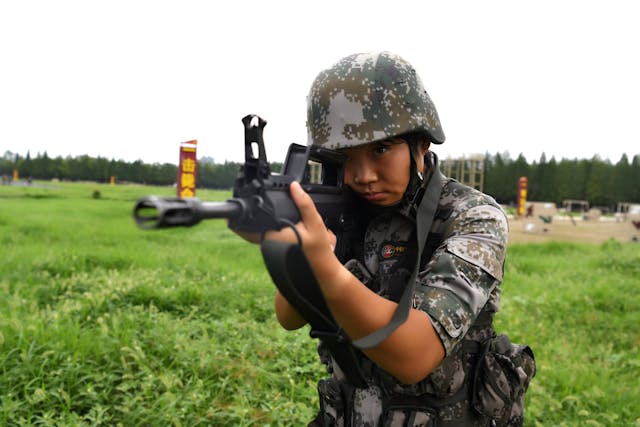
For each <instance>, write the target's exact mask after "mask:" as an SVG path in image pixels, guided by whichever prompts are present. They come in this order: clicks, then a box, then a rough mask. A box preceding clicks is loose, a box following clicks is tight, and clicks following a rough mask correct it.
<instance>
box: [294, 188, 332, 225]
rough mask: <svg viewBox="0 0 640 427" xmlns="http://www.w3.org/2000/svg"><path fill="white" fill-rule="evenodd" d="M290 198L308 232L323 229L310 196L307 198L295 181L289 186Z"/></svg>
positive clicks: (320, 218)
mask: <svg viewBox="0 0 640 427" xmlns="http://www.w3.org/2000/svg"><path fill="white" fill-rule="evenodd" d="M290 189H291V198H292V199H293V202H294V203H295V204H296V206H297V207H298V210H299V211H300V217H301V218H302V221H303V222H304V224H305V226H306V228H307V229H308V230H315V229H324V228H326V227H325V226H324V222H323V221H322V217H321V216H320V214H319V213H318V209H317V208H316V205H315V204H314V203H313V200H312V199H311V196H309V195H308V194H307V193H306V192H305V191H304V190H303V189H302V187H301V186H300V184H299V183H298V182H296V181H294V182H292V183H291V185H290ZM316 227H320V228H316Z"/></svg>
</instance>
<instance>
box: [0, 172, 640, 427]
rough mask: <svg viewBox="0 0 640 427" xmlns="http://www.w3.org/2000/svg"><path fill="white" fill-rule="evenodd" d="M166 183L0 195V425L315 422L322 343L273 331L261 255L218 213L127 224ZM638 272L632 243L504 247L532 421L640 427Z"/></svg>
mask: <svg viewBox="0 0 640 427" xmlns="http://www.w3.org/2000/svg"><path fill="white" fill-rule="evenodd" d="M96 191H97V192H99V197H96ZM173 191H174V190H173V189H170V188H159V187H144V186H109V185H98V184H67V183H58V184H54V185H50V186H48V187H14V186H11V187H8V186H3V187H0V259H1V260H2V262H0V425H87V426H89V425H118V424H120V425H123V426H137V425H139V426H150V425H154V426H155V425H175V426H196V425H214V426H219V425H230V426H254V425H256V426H257V425H260V426H264V425H271V426H281V425H282V426H298V425H304V424H305V423H306V422H307V421H308V420H309V419H311V418H312V417H313V415H314V414H315V411H316V407H317V397H316V392H315V383H316V382H317V380H318V379H319V378H320V377H321V376H322V375H323V370H322V369H321V367H320V365H319V363H318V362H317V360H316V359H317V357H316V354H315V345H316V343H315V341H313V340H311V339H310V338H309V337H308V336H307V331H306V330H301V331H297V332H285V331H283V330H282V329H281V328H279V327H278V326H277V323H276V321H275V319H274V315H273V308H272V304H273V302H272V296H273V292H274V287H273V285H272V284H271V282H270V279H269V276H268V274H267V273H266V271H265V269H264V267H263V264H262V260H261V256H260V253H259V250H258V249H257V248H256V247H255V246H253V245H248V244H246V243H245V242H244V241H242V240H241V239H239V238H237V237H236V236H235V235H233V234H232V233H231V232H229V231H228V230H227V229H226V226H225V224H224V221H205V222H203V223H202V224H200V225H198V226H195V227H192V228H182V229H171V230H164V231H154V232H149V231H141V230H139V229H137V228H136V227H135V226H134V224H133V221H132V218H131V211H132V208H133V204H134V201H135V200H136V199H137V198H138V197H140V196H143V195H147V194H161V195H162V194H164V195H171V194H173ZM199 196H200V197H201V198H203V199H207V200H224V199H225V198H227V197H229V196H230V194H229V193H226V192H213V191H210V192H207V191H201V192H199ZM639 269H640V246H638V245H633V244H619V243H616V242H613V241H611V242H607V244H605V245H571V244H556V243H551V244H543V245H526V246H512V247H510V249H509V255H508V260H507V265H506V270H507V271H506V275H505V277H506V280H505V283H504V292H503V302H502V311H501V312H500V313H499V315H498V317H497V320H496V322H497V323H496V325H497V329H498V330H500V331H506V332H509V334H510V336H511V338H512V340H513V341H516V342H527V343H529V344H530V345H531V346H532V347H533V348H534V351H535V352H536V357H537V361H538V375H537V376H536V378H535V379H534V381H533V383H532V386H531V389H530V392H529V394H528V397H527V413H526V417H527V419H526V424H527V425H545V426H546V425H567V426H573V425H606V426H617V425H636V426H640V420H639V417H640V391H639V390H638V386H637V384H638V380H637V378H638V377H640V353H639V351H638V345H639V344H640V329H639V328H638V324H639V320H640V314H639V313H640V297H639V296H638V292H637V288H638V284H639V281H638V277H640V274H639V273H640V271H639Z"/></svg>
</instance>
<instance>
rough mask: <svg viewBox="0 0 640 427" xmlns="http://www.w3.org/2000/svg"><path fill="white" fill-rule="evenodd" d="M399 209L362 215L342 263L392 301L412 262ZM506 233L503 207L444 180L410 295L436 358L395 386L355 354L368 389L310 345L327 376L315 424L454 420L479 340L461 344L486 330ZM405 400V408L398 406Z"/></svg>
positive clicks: (406, 221)
mask: <svg viewBox="0 0 640 427" xmlns="http://www.w3.org/2000/svg"><path fill="white" fill-rule="evenodd" d="M405 211H406V210H404V209H402V208H397V209H393V210H391V211H387V212H383V213H381V214H379V215H377V216H375V217H374V218H372V219H371V220H370V221H369V223H368V225H367V227H366V232H365V236H364V248H363V249H364V250H363V252H362V255H363V256H362V259H360V260H357V261H356V260H353V261H350V262H348V263H347V264H346V265H347V267H348V268H349V269H350V270H351V271H352V272H353V273H354V274H355V275H356V276H358V277H359V278H360V279H361V280H363V281H364V282H365V284H366V285H367V286H369V287H370V288H371V289H372V290H374V291H375V292H377V293H378V294H380V295H381V296H384V297H385V298H388V299H392V300H397V299H398V298H399V297H400V295H401V294H402V291H403V289H404V286H406V281H405V282H402V278H404V279H405V280H406V278H408V276H409V275H410V268H411V266H412V263H413V262H414V260H415V257H414V258H412V259H410V260H409V262H406V263H403V262H402V261H403V258H405V257H407V256H409V257H410V256H411V255H412V254H411V251H410V248H409V247H408V246H409V245H408V242H410V240H411V236H412V233H413V232H414V230H415V218H414V217H410V216H407V215H406V214H405V213H404V212H405ZM507 232H508V230H507V220H506V217H505V214H504V212H503V211H502V209H501V208H500V206H499V205H498V204H497V203H496V202H495V201H494V200H493V199H492V198H491V197H489V196H487V195H485V194H483V193H480V192H479V191H477V190H474V189H472V188H470V187H467V186H464V185H462V184H460V183H458V182H456V181H453V180H449V181H448V182H447V184H446V185H445V187H444V189H443V192H442V195H441V198H440V205H439V207H438V211H437V213H436V219H435V220H434V223H433V225H432V227H431V231H430V234H429V239H428V242H427V247H430V245H431V250H433V255H432V256H431V258H430V259H429V260H428V262H427V263H426V264H425V265H424V266H423V267H422V268H421V271H420V273H419V279H418V283H417V286H416V288H415V292H414V296H413V306H414V308H417V309H420V310H423V311H424V312H425V313H426V314H427V315H428V316H429V319H430V320H431V322H432V324H433V326H434V328H435V330H436V332H437V333H438V335H439V337H440V339H441V340H442V343H443V345H444V348H445V351H446V357H445V359H444V360H443V361H442V363H441V364H440V365H439V366H438V367H437V368H436V369H435V370H434V371H433V372H432V373H431V374H430V375H429V376H428V377H427V378H425V379H424V380H422V381H420V382H419V383H417V384H413V385H405V384H402V383H400V382H399V381H398V380H397V379H395V378H394V377H393V376H391V375H390V374H388V373H387V372H385V371H383V370H382V369H381V368H380V367H378V366H377V365H375V364H374V363H373V362H371V361H370V360H369V359H367V358H366V357H365V356H364V355H362V354H361V366H363V367H364V371H365V372H366V375H367V382H368V384H369V387H368V388H365V389H353V388H351V387H349V385H348V384H347V383H345V381H344V380H345V378H344V375H343V374H342V372H341V371H340V368H339V367H338V366H337V364H335V363H334V361H333V360H332V358H331V355H330V354H328V352H327V351H326V350H325V349H324V348H323V346H322V345H320V346H319V353H320V357H321V359H322V360H323V361H324V362H325V363H327V368H328V371H329V372H330V373H331V374H332V377H331V378H330V379H328V380H323V381H321V382H320V384H319V387H318V389H319V393H320V395H321V396H325V397H324V398H323V404H322V406H323V407H322V410H323V411H324V412H325V413H326V414H327V415H325V416H324V419H323V423H321V424H320V425H336V426H348V425H351V426H363V427H364V426H369V427H374V426H383V425H390V426H396V425H397V426H404V425H407V424H406V423H407V421H408V418H409V417H415V419H414V420H413V424H409V425H431V424H430V423H431V422H435V420H436V419H438V420H439V424H438V425H448V424H447V421H450V422H451V424H450V425H452V426H453V425H460V424H459V422H458V421H456V420H459V418H460V416H461V414H463V413H472V411H473V410H472V407H471V403H470V401H469V399H468V397H467V396H463V397H462V398H460V393H467V392H468V391H469V386H470V382H471V379H472V378H471V376H472V375H473V372H472V367H473V365H474V363H475V355H476V353H477V352H476V350H477V349H478V347H479V344H473V345H471V346H468V345H467V343H469V342H474V343H479V342H482V341H484V340H485V339H486V338H488V337H490V336H491V334H492V333H493V329H492V327H491V324H490V323H491V322H490V320H491V318H492V317H493V314H494V313H495V312H496V311H497V310H498V306H499V300H500V282H501V280H502V273H503V264H504V259H505V251H506V244H507ZM434 244H435V245H437V247H435V248H434V247H433V245H434ZM414 255H415V254H414ZM399 264H400V265H401V266H400V267H399V268H398V265H399ZM407 267H409V268H407ZM476 322H477V323H478V324H477V325H476ZM466 348H471V349H472V350H474V351H472V352H468V351H465V349H466ZM449 401H451V403H450V404H447V402H449ZM329 402H333V404H332V403H329ZM407 402H411V403H414V404H413V405H412V406H414V408H407ZM443 403H444V405H443ZM394 407H395V409H394ZM416 407H418V408H419V407H422V409H417V408H416ZM345 417H346V419H345ZM467 418H468V417H467ZM472 418H473V419H474V420H475V421H476V422H475V423H474V424H466V425H489V424H488V418H485V417H482V416H480V415H479V414H476V413H473V415H472Z"/></svg>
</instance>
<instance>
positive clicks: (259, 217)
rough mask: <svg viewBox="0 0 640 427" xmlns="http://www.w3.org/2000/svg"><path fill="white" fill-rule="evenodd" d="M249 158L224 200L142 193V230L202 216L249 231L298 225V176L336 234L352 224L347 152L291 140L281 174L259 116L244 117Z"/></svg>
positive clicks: (191, 221)
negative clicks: (270, 158) (294, 192)
mask: <svg viewBox="0 0 640 427" xmlns="http://www.w3.org/2000/svg"><path fill="white" fill-rule="evenodd" d="M242 122H243V124H244V132H245V134H244V135H245V141H244V150H245V163H244V165H243V166H242V167H241V169H240V172H239V175H238V177H237V178H236V180H235V183H234V187H233V198H231V199H229V200H227V201H225V202H203V201H200V200H199V199H197V198H191V199H183V198H179V197H164V198H163V197H156V196H148V197H144V198H142V199H140V200H138V202H137V203H136V205H135V208H134V211H133V215H134V218H135V221H136V223H137V224H138V226H139V227H141V228H144V229H151V228H165V227H176V226H192V225H195V224H197V223H199V222H200V221H201V220H204V219H211V218H228V219H229V220H230V221H229V227H230V228H231V229H233V230H238V231H245V232H264V231H266V230H272V229H280V228H282V227H283V226H284V225H288V224H295V223H296V222H298V221H299V220H300V213H299V212H298V209H297V208H296V206H295V204H294V203H293V201H292V200H291V198H290V196H289V184H291V183H292V182H293V181H298V182H299V183H300V184H301V185H302V188H303V189H304V190H305V191H306V192H307V193H308V194H309V195H310V196H311V198H312V199H313V201H314V203H315V205H316V207H317V209H318V212H319V213H320V215H321V216H322V218H323V219H324V221H325V224H326V225H327V227H328V228H329V229H331V230H332V231H333V232H334V233H336V234H338V233H340V232H342V231H344V229H345V227H349V226H350V224H349V222H350V221H351V219H350V218H349V217H350V215H352V214H353V209H352V205H353V197H352V195H351V193H350V191H349V189H348V188H347V187H345V186H344V185H343V168H342V165H343V163H344V156H343V155H342V154H341V153H339V152H338V151H334V150H328V149H325V148H322V147H318V146H309V147H306V146H302V145H299V144H291V145H290V146H289V150H288V153H287V157H286V160H285V162H284V165H283V173H282V174H276V173H272V172H271V168H270V166H269V163H268V162H267V155H266V150H265V146H264V140H263V136H262V133H263V130H264V127H265V125H266V124H267V122H266V121H265V120H263V119H262V118H260V117H258V116H256V115H248V116H246V117H244V118H243V119H242Z"/></svg>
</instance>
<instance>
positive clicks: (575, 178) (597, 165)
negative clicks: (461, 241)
mask: <svg viewBox="0 0 640 427" xmlns="http://www.w3.org/2000/svg"><path fill="white" fill-rule="evenodd" d="M241 165H242V164H241V163H236V162H225V163H222V164H218V163H215V162H213V160H212V159H210V158H207V159H204V160H203V161H198V170H197V182H196V185H197V187H198V188H212V189H230V188H231V187H232V186H233V182H234V179H235V178H236V176H237V175H238V171H239V170H240V167H241ZM271 166H272V170H273V171H275V172H277V171H280V170H281V167H282V164H281V163H272V164H271ZM14 169H16V170H17V171H18V173H19V176H20V178H22V179H27V178H31V179H37V180H51V179H59V180H67V181H96V182H109V180H110V178H111V176H114V177H115V179H116V182H120V183H123V182H134V183H142V184H149V185H173V184H174V183H175V182H176V178H177V174H178V167H177V165H175V164H171V163H162V164H159V163H153V164H149V163H144V162H143V161H141V160H136V161H134V162H126V161H124V160H115V159H107V158H104V157H90V156H86V155H84V156H79V157H70V156H67V157H64V158H63V157H55V158H51V157H49V156H48V155H47V153H46V152H45V153H43V154H40V153H38V154H37V156H35V157H33V158H32V157H31V156H30V154H29V153H27V155H26V156H20V155H17V154H14V153H11V152H6V153H5V155H4V156H3V157H2V159H1V160H0V174H2V175H11V174H12V173H13V170H14ZM523 176H524V177H527V179H528V197H527V198H528V200H535V201H547V202H554V203H556V204H558V205H561V204H562V201H563V200H565V199H575V200H586V201H588V202H589V204H590V205H592V206H600V207H606V208H610V209H615V206H616V204H617V203H618V202H631V203H640V155H635V156H634V157H633V159H632V160H631V161H629V158H628V157H627V155H626V154H625V155H623V156H622V157H621V158H620V160H619V161H618V162H616V163H612V162H610V161H609V160H602V159H600V158H599V157H597V156H595V157H593V158H591V159H562V160H560V161H557V160H556V159H555V158H553V157H552V158H551V159H550V160H547V159H546V156H545V155H544V154H543V155H542V156H541V157H540V159H539V160H538V161H534V162H532V163H528V162H527V160H526V158H525V157H524V156H523V155H522V154H521V155H519V156H518V157H517V158H516V159H512V158H511V157H510V156H509V154H508V153H504V154H493V155H491V154H488V153H487V154H485V158H484V188H483V189H484V192H486V193H488V194H490V195H492V196H493V197H494V198H495V199H496V200H497V201H498V202H499V203H503V204H514V203H515V201H516V197H517V182H518V179H519V178H520V177H523Z"/></svg>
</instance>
